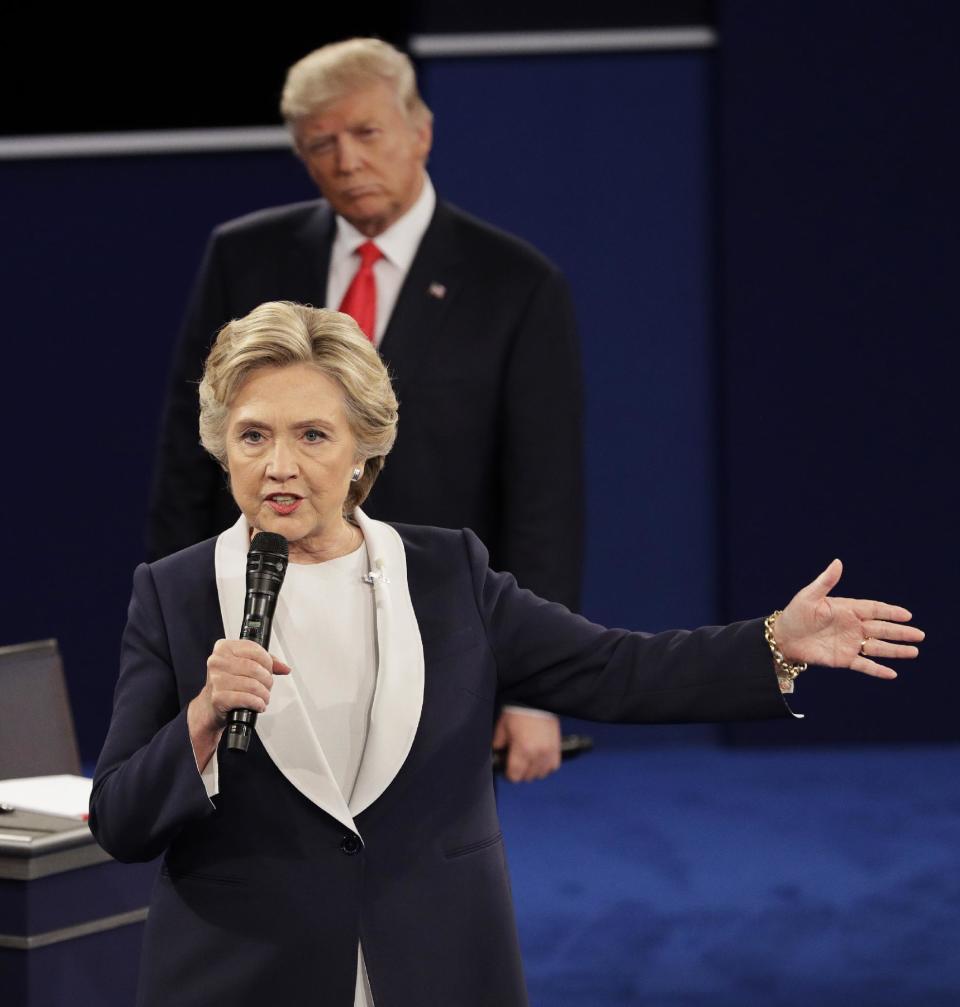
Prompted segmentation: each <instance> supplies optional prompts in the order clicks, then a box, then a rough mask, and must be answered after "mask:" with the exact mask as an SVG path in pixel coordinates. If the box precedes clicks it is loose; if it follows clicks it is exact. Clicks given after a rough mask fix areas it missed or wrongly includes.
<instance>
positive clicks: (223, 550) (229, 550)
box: [215, 510, 424, 834]
mask: <svg viewBox="0 0 960 1007" xmlns="http://www.w3.org/2000/svg"><path fill="white" fill-rule="evenodd" d="M356 516H357V520H358V522H359V524H360V529H361V531H362V532H363V537H364V540H365V542H366V546H367V553H368V555H369V557H370V567H371V574H372V577H373V588H374V598H375V604H376V632H377V654H378V662H377V684H376V689H375V692H374V697H373V703H372V705H371V710H370V727H369V730H368V732H367V741H366V745H365V747H364V753H363V760H362V762H361V765H360V771H359V773H358V775H357V780H356V784H355V786H354V788H353V795H352V797H351V799H350V803H349V806H348V805H347V803H346V801H345V800H344V797H343V794H342V793H341V791H340V788H339V787H338V786H337V783H336V780H335V779H334V777H333V774H332V772H331V771H330V766H329V763H328V762H327V758H326V755H325V754H324V752H323V748H322V746H321V745H320V743H319V741H318V739H317V737H316V735H315V733H314V731H313V728H312V727H311V725H310V721H309V718H308V717H307V714H306V707H305V706H304V703H303V700H302V698H301V696H300V693H299V691H298V689H297V683H296V677H297V676H296V670H294V673H293V674H292V675H283V676H278V677H277V678H275V679H274V684H273V690H272V692H271V695H270V705H269V707H268V708H267V711H266V712H265V713H262V714H260V716H259V717H258V718H257V734H258V736H259V738H260V741H261V743H262V744H263V747H264V750H265V751H266V753H267V755H269V757H270V758H271V760H272V761H273V763H274V765H276V767H277V769H279V770H280V772H281V773H282V774H283V775H284V776H285V777H286V778H287V780H288V781H289V782H290V783H291V784H292V785H293V786H294V787H296V789H297V790H299V791H300V793H302V794H303V795H304V796H305V797H306V798H308V799H309V800H311V801H312V802H313V803H314V804H316V805H317V806H318V807H320V808H322V809H323V810H324V811H326V812H327V814H329V815H330V816H332V817H333V818H335V819H336V820H337V821H338V822H340V823H341V824H343V825H344V826H346V827H347V828H348V829H351V830H353V831H354V832H356V833H357V834H359V829H358V828H357V826H356V823H355V821H354V816H356V815H358V814H360V812H361V811H364V810H365V809H366V808H368V807H369V806H370V805H371V804H372V803H373V802H374V801H375V800H376V799H377V798H378V797H379V796H380V795H381V794H382V793H383V792H384V791H385V790H386V789H387V787H388V786H389V785H390V783H391V781H392V780H393V778H394V777H395V776H396V775H397V773H398V772H399V771H400V767H401V766H402V765H403V763H404V760H405V759H406V757H407V755H408V754H409V752H410V748H411V746H412V745H413V739H414V737H415V735H416V733H417V727H418V726H419V723H420V715H421V712H422V709H423V689H424V661H423V644H422V643H421V640H420V629H419V626H418V625H417V619H416V615H415V614H414V610H413V602H412V600H411V598H410V588H409V585H408V583H407V561H406V553H405V552H404V548H403V542H402V541H401V539H400V536H399V535H398V534H397V532H396V531H395V530H394V529H393V528H391V527H390V526H389V525H386V524H383V523H381V522H379V521H373V520H371V519H369V518H367V517H366V515H365V514H363V512H362V511H360V510H357V512H356ZM249 547H250V539H249V527H248V525H247V522H246V519H245V518H244V517H242V516H241V517H240V519H239V520H238V521H237V523H236V524H235V525H233V527H232V528H228V529H227V531H225V532H223V534H222V535H221V536H220V537H219V538H218V539H217V545H216V552H215V566H216V577H217V592H218V594H219V597H220V614H221V618H222V619H223V625H224V630H225V632H226V636H227V638H228V639H232V640H236V639H239V637H240V629H241V622H242V613H243V606H244V598H245V595H246V557H247V552H248V550H249ZM286 612H287V609H286V602H285V600H284V595H283V591H282V590H281V592H280V598H279V600H278V602H277V613H276V618H275V619H274V633H273V638H272V640H271V644H270V651H271V653H273V654H274V655H275V656H276V657H278V658H280V660H282V661H285V662H286V663H288V664H289V663H290V662H289V660H288V654H287V652H286V648H285V646H284V625H285V624H286V623H287V617H286Z"/></svg>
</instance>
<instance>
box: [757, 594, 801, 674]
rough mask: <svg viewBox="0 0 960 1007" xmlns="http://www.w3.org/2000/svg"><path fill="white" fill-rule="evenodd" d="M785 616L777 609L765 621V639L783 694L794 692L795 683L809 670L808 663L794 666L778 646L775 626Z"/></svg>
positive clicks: (797, 663)
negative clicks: (802, 673)
mask: <svg viewBox="0 0 960 1007" xmlns="http://www.w3.org/2000/svg"><path fill="white" fill-rule="evenodd" d="M781 615H783V612H782V610H781V609H779V608H778V609H777V611H776V612H774V613H773V614H772V615H768V616H767V617H766V619H764V620H763V638H764V640H766V641H767V646H768V647H769V648H770V653H771V654H772V655H773V663H774V666H775V667H776V670H777V681H778V682H779V683H780V691H781V692H787V693H789V692H793V683H794V680H795V679H796V677H797V675H799V674H800V672H801V671H806V670H807V662H806V661H797V662H796V664H792V663H791V662H790V661H788V660H787V659H786V658H785V657H784V656H783V651H782V650H780V648H779V647H778V646H777V641H776V640H775V639H774V636H773V624H774V623H775V622H776V621H777V619H779V618H780V616H781Z"/></svg>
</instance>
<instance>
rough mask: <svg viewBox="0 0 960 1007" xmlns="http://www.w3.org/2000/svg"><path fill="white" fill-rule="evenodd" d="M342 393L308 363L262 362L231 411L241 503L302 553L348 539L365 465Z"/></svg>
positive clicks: (234, 482) (233, 471) (261, 525)
mask: <svg viewBox="0 0 960 1007" xmlns="http://www.w3.org/2000/svg"><path fill="white" fill-rule="evenodd" d="M361 464H362V463H361V461H360V460H359V456H358V454H357V445H356V441H355V440H354V437H353V433H352V432H351V430H350V426H349V424H348V423H347V417H346V410H345V408H344V403H343V392H342V391H341V389H340V386H339V385H338V384H337V382H336V381H334V380H333V379H332V378H329V377H327V375H326V374H324V373H323V372H321V371H320V370H318V369H317V368H316V367H314V366H312V365H310V364H291V365H289V366H287V367H262V368H260V369H258V370H256V371H253V372H252V373H251V374H250V376H249V377H248V378H247V379H246V381H244V383H243V384H242V385H241V386H240V388H239V390H238V391H237V393H236V395H235V396H234V399H233V402H232V403H231V405H230V410H229V413H228V415H227V468H228V470H229V472H230V486H231V489H232V491H233V497H234V499H235V500H236V501H237V506H238V507H239V508H240V510H241V511H243V514H244V516H245V517H246V519H247V521H248V522H249V523H250V525H251V526H252V527H254V528H256V529H258V530H259V531H269V532H276V533H277V534H280V535H283V536H284V537H285V538H286V539H287V540H288V541H289V542H290V543H291V550H290V552H291V556H293V555H295V554H296V552H298V551H305V552H317V553H322V552H323V550H324V548H325V547H327V546H328V545H330V544H331V543H332V542H333V541H335V540H337V539H338V538H339V539H342V536H343V530H344V522H343V504H344V501H345V500H346V498H347V491H348V490H349V488H350V477H351V474H352V473H353V470H354V468H355V467H356V466H358V465H361Z"/></svg>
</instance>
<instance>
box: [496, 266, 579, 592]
mask: <svg viewBox="0 0 960 1007" xmlns="http://www.w3.org/2000/svg"><path fill="white" fill-rule="evenodd" d="M502 408H503V453H502V459H501V485H502V486H503V514H502V518H501V529H502V540H501V543H500V548H499V549H498V551H497V552H498V562H499V563H502V565H503V567H504V568H505V569H507V570H510V571H511V572H512V573H513V574H514V576H516V578H517V580H518V581H519V583H520V584H522V585H523V586H524V587H526V588H529V589H530V590H531V591H533V592H534V593H536V594H538V595H540V596H541V597H543V598H550V599H551V600H553V601H559V602H561V603H562V604H564V605H566V606H567V607H568V608H570V609H572V610H576V609H577V608H578V607H579V603H580V584H581V580H582V575H583V522H584V489H583V387H582V378H581V372H580V353H579V346H578V342H577V334H576V327H575V324H574V317H573V307H572V305H571V302H570V294H569V291H568V289H567V284H566V281H565V280H564V279H563V277H562V276H561V274H560V273H559V271H558V270H556V269H555V268H554V267H552V266H551V267H549V268H548V269H546V270H545V272H544V275H543V278H542V280H541V282H540V283H539V285H538V286H537V287H536V289H535V290H534V291H533V294H532V296H531V298H530V300H529V302H528V303H527V305H526V307H525V310H524V313H523V315H522V317H521V318H520V320H519V323H518V328H517V333H516V338H515V339H514V341H513V345H512V350H511V354H510V358H509V360H508V362H507V370H506V377H505V385H504V391H503V405H502Z"/></svg>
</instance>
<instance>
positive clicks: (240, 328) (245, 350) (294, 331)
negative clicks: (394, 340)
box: [200, 301, 397, 516]
mask: <svg viewBox="0 0 960 1007" xmlns="http://www.w3.org/2000/svg"><path fill="white" fill-rule="evenodd" d="M304 363H305V364H313V365H314V366H315V367H317V369H318V370H320V371H322V372H323V373H324V374H325V375H326V376H327V377H328V378H331V379H332V380H333V381H335V382H336V383H337V385H338V386H339V387H340V389H341V391H342V392H343V400H344V406H345V411H346V417H347V423H348V424H349V426H350V432H351V433H352V434H353V438H354V440H355V441H356V443H357V451H358V453H359V455H360V457H361V458H362V460H363V473H362V474H361V476H360V479H359V480H358V481H357V482H355V483H351V484H350V491H349V493H348V495H347V499H346V502H345V504H344V513H345V514H346V515H348V516H349V515H350V514H352V513H353V510H354V508H355V507H359V506H360V504H362V503H363V501H364V500H365V499H366V498H367V494H368V493H369V492H370V489H371V487H372V486H373V484H374V482H376V479H377V476H378V475H379V474H380V470H381V469H382V468H383V465H384V461H385V459H386V456H387V455H388V454H389V453H390V449H391V448H392V447H393V442H394V440H395V439H396V436H397V398H396V396H395V395H394V392H393V386H392V385H391V384H390V375H389V374H388V373H387V369H386V367H385V366H384V364H383V361H382V360H381V359H380V355H379V354H378V353H377V351H376V350H375V349H374V347H373V345H372V344H371V343H370V341H369V340H368V339H367V338H366V337H365V336H364V334H363V333H362V332H361V331H360V328H359V326H358V325H357V323H356V322H355V321H354V320H353V319H352V318H351V317H350V316H349V315H344V314H341V313H340V312H339V311H328V310H326V309H325V308H307V307H304V306H303V305H302V304H293V303H292V302H290V301H268V302H267V303H266V304H261V305H260V306H259V307H257V308H254V309H253V311H251V312H250V314H249V315H247V316H246V317H244V318H238V319H234V320H233V321H232V322H228V323H227V324H226V325H225V326H224V327H223V328H222V329H221V330H220V333H219V335H218V336H217V339H216V342H215V343H214V344H213V348H212V349H211V350H210V355H209V356H208V357H207V363H206V365H205V367H204V372H203V380H202V381H201V382H200V443H201V444H203V446H204V447H205V448H206V449H207V451H209V452H210V454H211V455H213V457H214V458H216V460H217V461H218V462H219V463H220V464H221V465H222V466H223V468H224V469H226V467H227V448H226V434H227V415H228V413H229V411H230V404H231V402H232V401H233V398H234V396H235V395H236V393H237V391H238V390H239V388H240V386H241V385H242V384H243V383H244V381H246V379H247V378H248V377H249V376H250V375H251V374H252V373H253V372H254V371H256V370H258V369H259V368H261V367H287V366H289V365H291V364H304Z"/></svg>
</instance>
